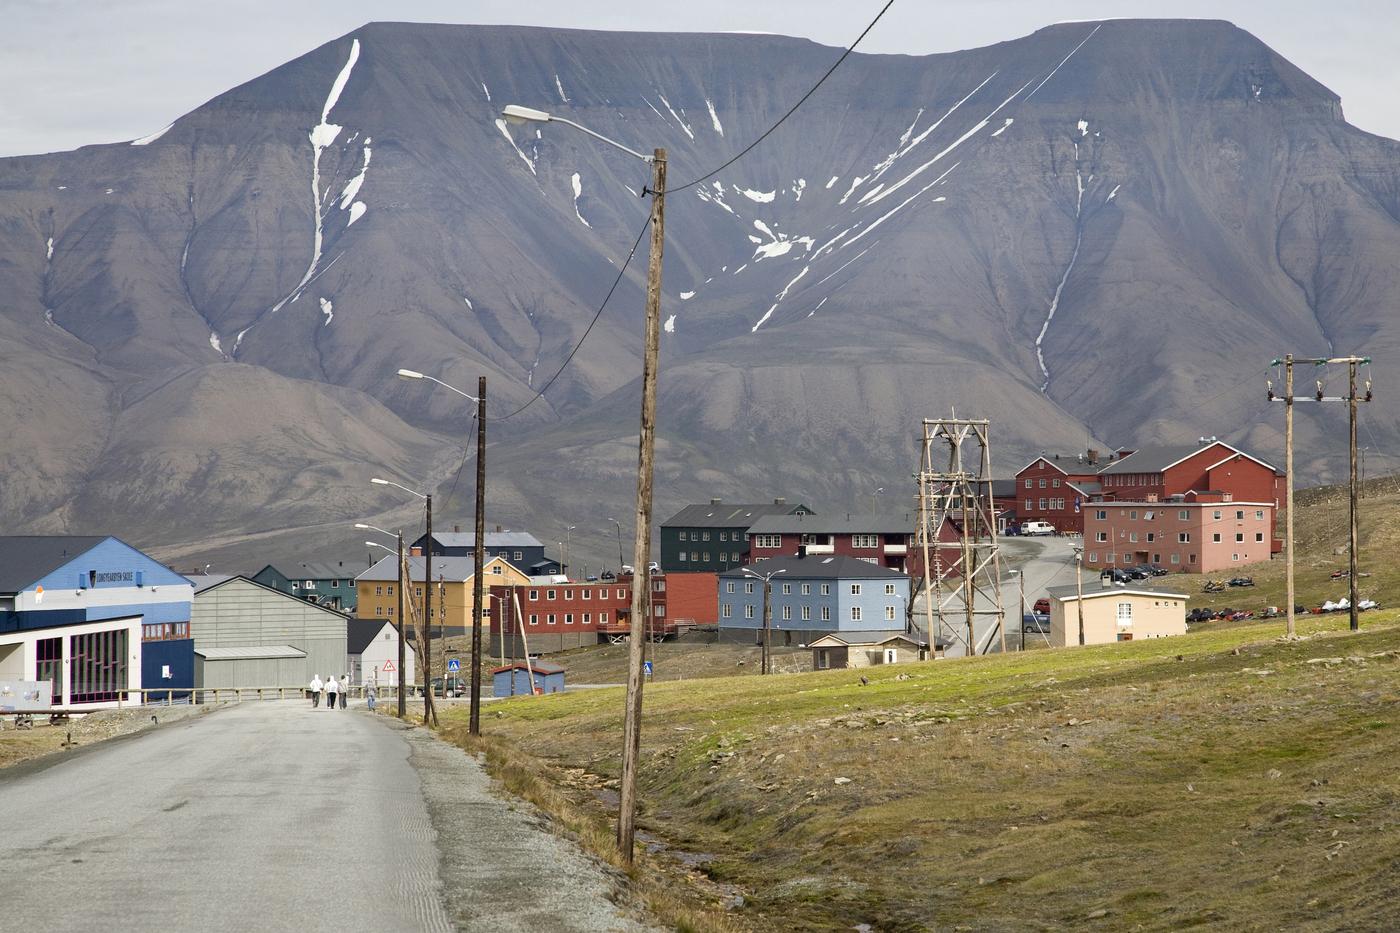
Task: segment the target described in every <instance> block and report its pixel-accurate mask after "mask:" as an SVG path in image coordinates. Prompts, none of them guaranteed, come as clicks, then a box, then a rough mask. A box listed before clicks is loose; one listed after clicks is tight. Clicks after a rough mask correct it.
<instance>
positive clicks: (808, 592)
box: [802, 583, 812, 596]
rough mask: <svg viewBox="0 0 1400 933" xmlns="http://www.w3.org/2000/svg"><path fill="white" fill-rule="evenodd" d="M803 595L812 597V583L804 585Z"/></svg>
mask: <svg viewBox="0 0 1400 933" xmlns="http://www.w3.org/2000/svg"><path fill="white" fill-rule="evenodd" d="M802 595H803V596H811V595H812V584H810V583H804V584H802Z"/></svg>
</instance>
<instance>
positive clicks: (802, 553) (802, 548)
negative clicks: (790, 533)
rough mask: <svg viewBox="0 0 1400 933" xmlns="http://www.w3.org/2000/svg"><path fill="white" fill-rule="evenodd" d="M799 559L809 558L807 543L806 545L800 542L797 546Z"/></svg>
mask: <svg viewBox="0 0 1400 933" xmlns="http://www.w3.org/2000/svg"><path fill="white" fill-rule="evenodd" d="M797 559H798V560H806V559H807V545H805V544H799V545H798V546H797Z"/></svg>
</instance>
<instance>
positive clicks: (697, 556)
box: [690, 551, 700, 564]
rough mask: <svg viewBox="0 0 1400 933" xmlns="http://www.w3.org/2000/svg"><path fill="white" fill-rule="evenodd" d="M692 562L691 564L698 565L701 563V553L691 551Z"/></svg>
mask: <svg viewBox="0 0 1400 933" xmlns="http://www.w3.org/2000/svg"><path fill="white" fill-rule="evenodd" d="M690 562H691V563H692V564H698V563H700V552H699V551H691V552H690Z"/></svg>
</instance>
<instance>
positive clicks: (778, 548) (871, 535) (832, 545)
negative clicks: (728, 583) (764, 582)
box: [747, 513, 915, 573]
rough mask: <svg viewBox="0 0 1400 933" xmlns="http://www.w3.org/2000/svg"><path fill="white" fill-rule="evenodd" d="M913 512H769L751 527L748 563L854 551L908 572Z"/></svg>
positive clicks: (862, 557)
mask: <svg viewBox="0 0 1400 933" xmlns="http://www.w3.org/2000/svg"><path fill="white" fill-rule="evenodd" d="M914 524H915V522H914V518H913V516H910V515H905V516H876V515H852V514H848V513H843V514H841V515H810V514H809V515H765V516H763V517H762V518H759V519H758V520H757V521H755V522H754V523H753V525H751V526H750V527H749V555H748V561H747V562H748V563H753V562H754V561H759V560H764V559H766V558H770V557H796V556H797V555H798V552H799V549H801V548H806V554H807V556H809V557H815V556H818V555H834V556H837V557H854V558H856V559H857V560H864V561H866V562H867V563H872V564H876V565H878V566H880V567H889V568H891V569H893V570H899V571H901V572H905V573H908V572H910V571H909V570H908V563H909V559H910V556H911V552H912V551H913V550H914V549H915V548H914Z"/></svg>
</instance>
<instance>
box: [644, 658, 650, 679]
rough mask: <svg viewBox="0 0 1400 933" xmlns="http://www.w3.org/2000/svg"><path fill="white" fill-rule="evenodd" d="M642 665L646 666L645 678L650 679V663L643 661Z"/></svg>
mask: <svg viewBox="0 0 1400 933" xmlns="http://www.w3.org/2000/svg"><path fill="white" fill-rule="evenodd" d="M643 663H644V664H645V665H646V672H647V676H648V677H650V676H651V662H650V661H645V662H643Z"/></svg>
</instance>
